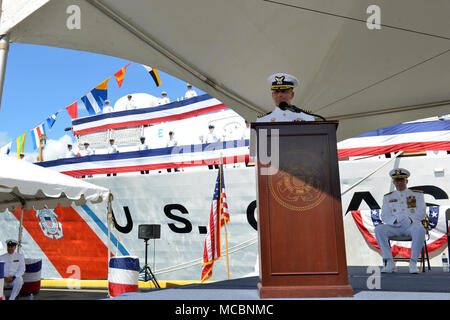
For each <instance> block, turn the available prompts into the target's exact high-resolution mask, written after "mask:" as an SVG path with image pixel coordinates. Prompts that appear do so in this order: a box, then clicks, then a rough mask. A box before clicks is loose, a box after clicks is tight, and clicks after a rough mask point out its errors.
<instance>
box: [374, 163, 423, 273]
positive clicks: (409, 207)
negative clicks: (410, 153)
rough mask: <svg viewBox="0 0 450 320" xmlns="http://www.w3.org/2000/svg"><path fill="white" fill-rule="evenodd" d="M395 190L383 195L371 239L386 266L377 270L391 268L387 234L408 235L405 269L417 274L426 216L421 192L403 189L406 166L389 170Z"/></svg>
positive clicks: (405, 181)
mask: <svg viewBox="0 0 450 320" xmlns="http://www.w3.org/2000/svg"><path fill="white" fill-rule="evenodd" d="M389 175H390V176H391V178H392V182H393V184H394V186H395V189H396V190H395V191H392V192H390V193H388V194H385V195H384V198H383V206H382V208H381V221H382V222H383V223H382V224H379V225H377V226H376V227H375V238H376V239H377V242H378V245H379V246H380V249H381V255H382V256H383V260H384V261H386V265H385V266H384V268H383V269H381V272H383V273H391V272H393V271H394V267H395V264H394V260H393V258H392V251H391V248H390V246H389V240H388V238H389V237H391V236H411V237H412V243H411V260H410V263H409V272H410V273H417V272H418V271H419V270H418V268H417V259H418V258H419V255H420V252H421V251H422V247H423V245H424V241H425V233H426V231H425V228H424V226H423V224H422V220H423V219H424V218H425V215H426V212H425V210H426V205H425V200H424V195H423V193H422V192H421V191H417V190H411V189H407V188H406V186H407V184H408V177H409V176H410V173H409V171H408V170H406V169H401V168H399V169H393V170H391V171H390V172H389Z"/></svg>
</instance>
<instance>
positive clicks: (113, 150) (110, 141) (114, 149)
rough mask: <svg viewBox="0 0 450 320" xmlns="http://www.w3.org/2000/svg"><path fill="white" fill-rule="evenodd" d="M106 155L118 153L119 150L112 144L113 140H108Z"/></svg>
mask: <svg viewBox="0 0 450 320" xmlns="http://www.w3.org/2000/svg"><path fill="white" fill-rule="evenodd" d="M108 153H110V154H111V153H119V149H118V148H117V145H116V144H115V143H114V139H109V147H108Z"/></svg>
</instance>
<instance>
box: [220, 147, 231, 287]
mask: <svg viewBox="0 0 450 320" xmlns="http://www.w3.org/2000/svg"><path fill="white" fill-rule="evenodd" d="M219 170H220V173H219V174H220V197H219V208H220V211H219V212H220V221H222V211H223V207H222V177H223V161H222V154H221V155H220V169H219ZM224 222H225V220H224ZM224 224H225V226H224V227H225V252H226V255H227V280H230V260H229V257H228V232H227V223H226V222H225V223H224ZM221 227H222V226H221Z"/></svg>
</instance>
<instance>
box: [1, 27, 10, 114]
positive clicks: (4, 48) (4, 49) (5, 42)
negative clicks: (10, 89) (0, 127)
mask: <svg viewBox="0 0 450 320" xmlns="http://www.w3.org/2000/svg"><path fill="white" fill-rule="evenodd" d="M8 52H9V35H8V34H5V35H3V36H1V37H0V109H1V107H2V95H3V87H4V83H5V73H6V61H7V60H8Z"/></svg>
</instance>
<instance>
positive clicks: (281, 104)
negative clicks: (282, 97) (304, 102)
mask: <svg viewBox="0 0 450 320" xmlns="http://www.w3.org/2000/svg"><path fill="white" fill-rule="evenodd" d="M278 108H280V109H281V110H286V109H288V110H290V111H294V112H295V111H298V110H300V111H301V112H303V113H306V114H309V115H310V116H313V117H317V118H320V119H322V120H323V121H327V119H325V118H324V117H322V116H321V115H318V114H314V113H311V112H308V111H306V110H304V109H302V108H298V107H296V106H289V105H288V104H287V102H285V101H281V102H280V104H279V105H278Z"/></svg>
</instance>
